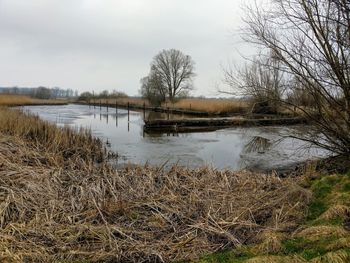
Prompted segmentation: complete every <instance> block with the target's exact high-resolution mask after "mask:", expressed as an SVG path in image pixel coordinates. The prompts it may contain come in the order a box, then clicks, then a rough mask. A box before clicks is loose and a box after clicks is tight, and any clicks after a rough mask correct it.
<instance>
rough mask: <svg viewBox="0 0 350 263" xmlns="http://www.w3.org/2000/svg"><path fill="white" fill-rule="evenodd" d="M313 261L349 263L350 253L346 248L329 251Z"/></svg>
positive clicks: (320, 262)
mask: <svg viewBox="0 0 350 263" xmlns="http://www.w3.org/2000/svg"><path fill="white" fill-rule="evenodd" d="M311 262H312V263H348V262H350V254H349V253H348V252H347V251H345V250H339V251H335V252H328V253H327V254H325V255H323V256H321V257H317V258H314V259H313V260H312V261H311Z"/></svg>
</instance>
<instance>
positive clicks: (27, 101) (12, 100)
mask: <svg viewBox="0 0 350 263" xmlns="http://www.w3.org/2000/svg"><path fill="white" fill-rule="evenodd" d="M66 103H67V101H65V100H40V99H35V98H31V97H29V96H23V95H11V94H0V106H22V105H46V104H48V105H60V104H66Z"/></svg>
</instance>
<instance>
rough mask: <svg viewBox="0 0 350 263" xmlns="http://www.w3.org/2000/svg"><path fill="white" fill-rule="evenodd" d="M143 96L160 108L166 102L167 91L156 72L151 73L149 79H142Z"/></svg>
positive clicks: (141, 90)
mask: <svg viewBox="0 0 350 263" xmlns="http://www.w3.org/2000/svg"><path fill="white" fill-rule="evenodd" d="M140 82H141V89H140V93H141V96H142V97H143V98H145V99H147V100H148V101H149V102H150V103H151V104H152V105H156V106H160V105H161V104H162V102H165V101H166V95H167V89H166V88H165V87H164V86H163V85H162V81H161V78H160V77H159V76H158V75H157V74H156V72H152V71H151V73H150V75H149V76H148V77H144V78H142V79H141V81H140Z"/></svg>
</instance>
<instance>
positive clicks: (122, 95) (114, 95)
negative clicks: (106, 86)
mask: <svg viewBox="0 0 350 263" xmlns="http://www.w3.org/2000/svg"><path fill="white" fill-rule="evenodd" d="M109 97H110V98H127V97H128V95H127V94H126V93H124V92H121V91H117V90H113V91H112V93H111V94H109Z"/></svg>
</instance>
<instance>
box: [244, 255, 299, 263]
mask: <svg viewBox="0 0 350 263" xmlns="http://www.w3.org/2000/svg"><path fill="white" fill-rule="evenodd" d="M245 262H246V263H287V262H288V263H305V262H306V260H304V259H303V258H300V257H297V256H294V257H283V256H260V257H255V258H252V259H249V260H247V261H245Z"/></svg>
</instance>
